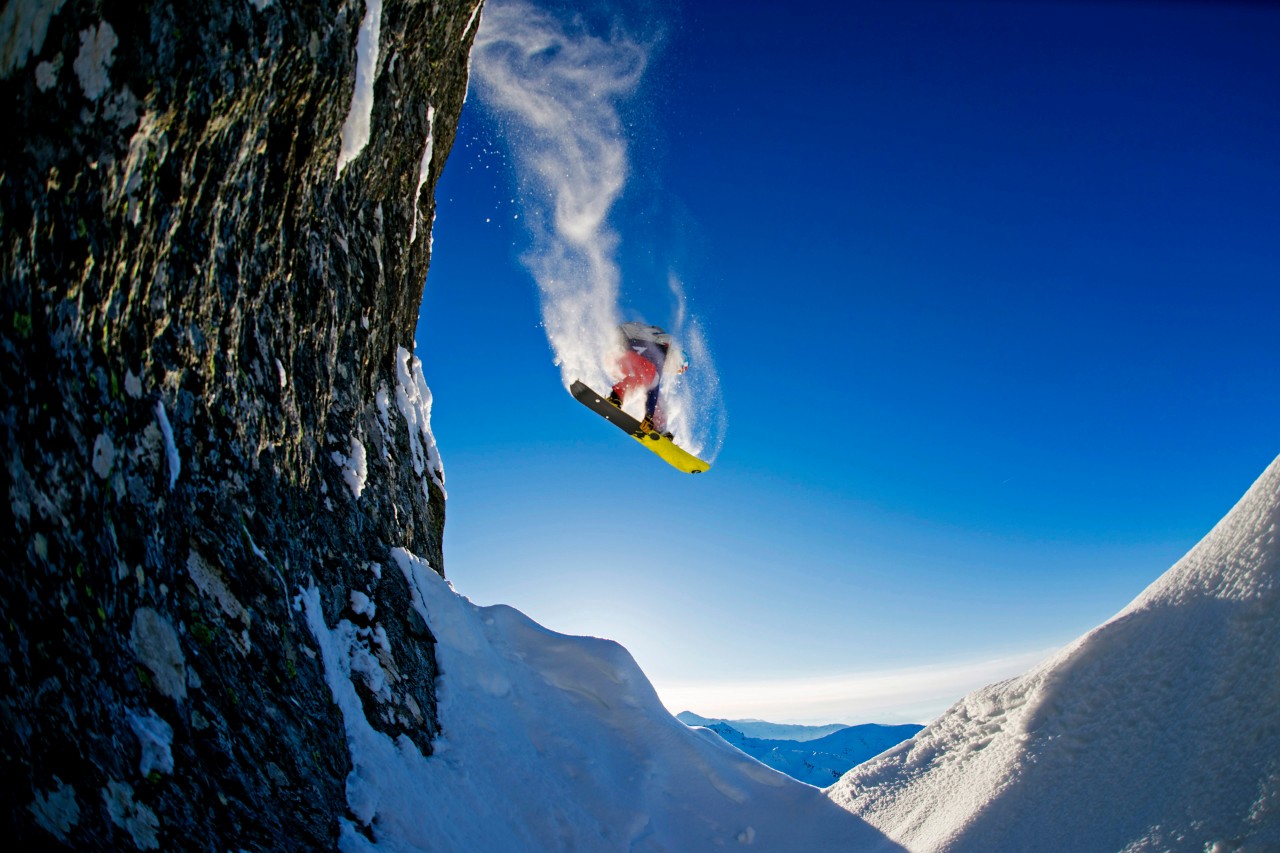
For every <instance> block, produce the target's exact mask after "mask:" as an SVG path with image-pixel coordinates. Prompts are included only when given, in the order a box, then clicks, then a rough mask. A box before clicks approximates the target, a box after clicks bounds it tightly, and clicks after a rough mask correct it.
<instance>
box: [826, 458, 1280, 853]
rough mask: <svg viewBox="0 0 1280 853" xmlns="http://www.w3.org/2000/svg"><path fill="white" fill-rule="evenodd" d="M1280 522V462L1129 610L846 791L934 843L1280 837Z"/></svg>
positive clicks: (1229, 844)
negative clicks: (1279, 578)
mask: <svg viewBox="0 0 1280 853" xmlns="http://www.w3.org/2000/svg"><path fill="white" fill-rule="evenodd" d="M1278 526H1280V459H1277V460H1276V461H1273V462H1272V463H1271V465H1270V466H1269V467H1268V468H1267V470H1266V471H1265V472H1264V473H1263V475H1262V476H1261V477H1260V478H1259V479H1258V481H1257V482H1256V483H1254V485H1253V487H1252V488H1250V489H1249V491H1248V493H1247V494H1246V495H1245V496H1244V497H1243V498H1242V499H1241V500H1240V502H1239V503H1237V504H1236V506H1235V507H1234V508H1233V509H1232V510H1231V511H1230V512H1229V513H1228V514H1227V516H1226V517H1225V518H1224V519H1223V520H1222V521H1221V522H1220V523H1219V524H1218V525H1217V526H1216V527H1214V529H1213V530H1212V531H1211V532H1210V533H1209V534H1208V535H1207V536H1205V537H1204V539H1202V540H1201V541H1200V543H1199V544H1197V545H1196V546H1195V547H1194V548H1193V549H1192V550H1191V551H1190V552H1189V553H1188V554H1187V555H1186V556H1185V557H1184V558H1183V559H1181V560H1180V561H1178V563H1177V564H1175V565H1174V566H1173V567H1172V568H1171V569H1170V570H1169V571H1168V572H1166V573H1165V574H1164V575H1163V576H1162V577H1161V578H1159V579H1158V580H1157V581H1156V582H1155V583H1153V584H1152V585H1151V586H1150V587H1148V588H1147V590H1146V591H1144V592H1143V593H1142V594H1141V595H1139V596H1138V598H1137V599H1135V600H1134V601H1133V602H1132V603H1131V604H1130V605H1129V606H1128V607H1126V608H1125V609H1124V610H1122V611H1121V612H1120V613H1118V614H1117V615H1116V616H1115V617H1114V618H1113V619H1111V620H1110V621H1108V622H1107V623H1105V624H1103V625H1102V626H1100V627H1099V628H1096V629H1095V630H1093V631H1091V632H1090V633H1088V634H1086V635H1085V636H1084V637H1082V638H1080V639H1079V640H1077V641H1076V642H1074V643H1072V644H1071V645H1070V646H1068V647H1066V648H1065V649H1063V650H1062V651H1061V652H1059V653H1058V654H1057V655H1055V656H1054V657H1053V658H1051V659H1050V660H1048V661H1046V662H1045V663H1044V664H1042V665H1040V666H1039V667H1037V668H1035V669H1033V670H1032V671H1030V672H1028V673H1027V674H1026V675H1024V676H1022V677H1020V678H1015V679H1012V680H1009V681H1006V682H1002V683H1000V684H995V685H992V686H989V687H986V688H984V689H982V690H978V691H975V692H974V693H972V694H970V695H969V696H966V697H965V698H964V699H963V700H961V701H960V702H959V703H957V704H956V705H955V706H954V707H952V708H951V709H950V710H949V711H948V712H947V713H946V714H944V715H943V716H942V717H941V718H939V719H938V720H937V721H935V722H934V723H933V724H932V725H930V726H929V727H928V728H926V729H925V730H924V731H922V732H921V733H920V734H919V735H917V736H916V737H915V738H914V739H912V740H911V741H908V742H906V743H904V744H902V745H901V746H899V747H897V748H896V749H893V750H891V751H889V752H888V753H886V754H885V755H883V756H881V757H880V758H878V759H877V760H875V761H872V762H868V763H867V764H865V765H862V766H860V767H857V768H855V769H854V770H852V771H850V773H848V774H847V775H846V776H845V777H844V778H843V779H841V780H840V782H838V783H837V784H836V785H835V786H833V787H832V788H831V789H830V791H829V794H830V796H831V797H832V799H833V800H835V801H836V802H837V803H839V804H841V805H842V806H844V807H845V808H848V809H849V810H851V811H853V812H854V813H856V814H859V815H860V816H862V817H864V818H866V819H867V820H868V821H869V822H870V823H871V824H872V825H874V826H876V827H878V828H880V829H881V830H883V831H884V832H885V833H886V834H888V835H889V836H890V837H891V838H893V839H894V840H896V841H898V842H899V843H902V844H903V845H905V846H907V847H909V848H910V849H912V850H918V851H934V850H948V851H961V850H1022V851H1035V850H1045V851H1050V850H1061V849H1064V845H1066V846H1068V847H1070V848H1071V849H1081V850H1085V849H1087V850H1125V851H1147V850H1150V851H1156V850H1195V851H1202V850H1207V849H1215V850H1216V849H1230V850H1236V849H1241V845H1245V844H1247V843H1248V844H1253V845H1256V846H1257V847H1256V849H1277V846H1280V655H1278V654H1277V649H1280V582H1278V577H1280V545H1278V544H1277V527H1278ZM1215 845H1223V846H1222V847H1221V848H1219V847H1216V846H1215ZM1250 849H1254V848H1250Z"/></svg>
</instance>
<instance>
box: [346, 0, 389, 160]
mask: <svg viewBox="0 0 1280 853" xmlns="http://www.w3.org/2000/svg"><path fill="white" fill-rule="evenodd" d="M381 33H382V0H365V8H364V19H363V20H362V21H361V22H360V32H359V34H358V35H357V36H356V83H355V90H354V91H353V92H352V93H351V109H350V110H349V111H348V112H347V119H346V121H345V122H343V124H342V147H341V149H340V150H339V151H338V177H341V176H342V170H343V169H345V168H346V167H347V164H348V163H350V162H351V161H352V160H354V159H355V158H356V157H359V156H360V152H361V151H363V150H364V147H365V146H366V145H368V144H369V135H370V127H369V125H370V122H371V120H372V118H373V84H374V81H375V80H376V79H377V76H378V39H379V37H380V36H381Z"/></svg>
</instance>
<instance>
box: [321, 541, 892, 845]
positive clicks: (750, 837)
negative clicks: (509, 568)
mask: <svg viewBox="0 0 1280 853" xmlns="http://www.w3.org/2000/svg"><path fill="white" fill-rule="evenodd" d="M390 564H391V565H389V566H388V568H393V570H398V571H399V572H400V573H401V574H402V575H403V576H404V578H405V580H406V582H407V583H408V584H409V588H410V590H411V596H412V607H413V608H414V609H415V610H416V611H417V612H418V614H419V615H420V616H422V617H423V619H424V620H426V622H427V623H428V624H429V625H430V626H431V630H432V633H433V634H434V636H435V637H436V640H437V645H436V659H437V662H438V664H439V668H440V678H439V679H438V681H437V689H438V695H439V720H440V725H441V727H442V730H443V731H442V734H441V736H440V737H439V738H437V739H436V740H435V741H434V742H433V749H434V754H432V755H430V756H427V757H424V756H423V755H422V754H421V753H420V752H419V751H418V749H417V748H416V747H415V746H414V744H413V743H412V742H411V741H410V740H409V739H408V738H405V737H401V738H399V739H397V740H393V739H391V738H390V737H388V736H386V735H384V734H382V733H381V732H378V731H377V730H375V729H374V728H373V727H372V726H370V725H369V722H368V720H367V718H366V717H365V712H364V709H363V707H362V705H361V703H360V700H359V698H358V696H357V694H356V691H355V687H354V680H355V679H363V680H364V683H365V684H366V686H368V687H369V688H370V689H371V690H372V691H373V692H375V693H377V692H378V691H379V690H380V689H383V688H385V687H386V682H385V681H384V680H383V679H380V678H379V675H380V673H381V663H380V662H379V658H380V655H379V656H374V655H371V654H370V652H369V645H368V640H367V638H364V637H362V636H361V635H360V630H361V629H358V628H356V627H355V626H354V625H353V624H352V623H351V622H349V621H347V620H340V621H339V622H338V624H337V625H335V626H333V627H330V626H329V625H327V624H326V623H325V621H324V615H323V607H322V606H321V601H320V592H319V590H318V589H316V588H315V587H312V588H311V589H308V590H306V591H304V592H303V593H302V594H301V595H300V596H299V601H298V606H299V607H300V608H301V609H304V610H305V614H306V618H307V624H308V625H309V627H310V629H311V632H312V634H313V636H314V638H315V640H316V642H317V644H318V645H319V648H320V652H321V657H322V660H323V662H324V670H325V678H326V680H327V682H328V684H329V688H330V690H331V691H332V693H333V698H334V701H335V702H336V703H337V705H338V707H339V709H340V710H341V713H342V718H343V722H344V725H345V729H346V733H347V741H348V746H349V748H350V750H351V763H352V771H351V774H350V776H349V777H348V779H347V800H348V805H349V807H350V811H351V814H352V815H353V816H354V818H355V822H350V821H344V822H343V826H342V831H341V838H340V846H341V848H342V849H343V850H346V851H369V850H397V851H401V850H403V851H411V850H443V851H473V850H495V851H497V850H593V851H594V850H601V851H611V850H619V851H621V850H636V851H648V850H654V851H657V850H667V851H671V850H713V849H718V848H721V847H729V848H736V847H738V846H739V845H752V847H751V849H753V850H774V851H793V850H834V849H855V850H874V849H886V850H888V849H894V850H896V849H899V848H897V847H896V846H892V845H889V846H881V845H882V843H883V838H882V837H881V836H880V835H879V834H878V833H876V832H874V831H873V830H871V829H870V828H869V827H867V826H866V824H865V823H863V822H862V821H861V820H859V819H857V818H856V817H854V816H853V815H850V814H849V813H848V812H846V811H844V810H842V809H839V808H837V807H835V806H834V805H833V804H832V803H830V802H829V801H828V800H827V798H826V797H825V796H823V794H822V792H821V791H820V790H818V789H815V788H812V787H810V786H808V785H804V784H801V783H799V782H796V781H794V780H792V779H790V778H788V777H786V776H784V775H782V774H780V773H777V772H775V771H773V770H770V769H769V768H767V767H765V766H763V765H761V764H759V763H757V762H756V761H754V760H752V759H750V758H747V757H746V756H744V755H742V754H741V753H739V752H738V751H737V750H735V749H733V748H731V747H729V746H728V745H726V744H725V743H724V742H723V741H720V739H719V738H718V737H716V736H714V735H712V734H710V733H703V732H700V730H695V729H690V728H688V727H686V726H685V725H683V724H682V723H680V722H679V721H677V720H676V719H675V718H674V717H672V716H671V715H670V714H668V713H667V711H666V710H665V709H664V708H663V707H662V704H661V702H660V701H659V700H658V697H657V694H656V693H655V692H654V690H653V687H652V685H650V684H649V682H648V680H647V679H646V678H645V676H644V674H643V673H642V672H641V671H640V669H639V667H637V666H636V664H635V661H634V660H632V658H631V655H630V654H628V653H627V651H626V650H625V649H623V648H622V647H621V646H619V645H618V644H616V643H613V642H611V641H608V640H601V639H596V638H592V637H570V636H565V635H563V634H557V633H555V632H554V631H549V630H547V629H546V628H543V627H542V626H541V625H538V624H536V623H535V622H533V621H531V620H530V619H528V618H527V617H526V616H524V615H523V614H521V613H520V612H518V611H516V610H514V609H512V608H510V607H505V606H501V605H499V606H495V607H477V606H475V605H473V604H472V603H471V602H469V601H468V600H467V599H465V598H463V597H461V596H459V595H457V594H456V593H455V592H454V591H453V589H452V588H451V586H450V585H449V584H448V583H447V582H446V581H445V580H444V579H442V578H441V577H440V576H439V575H438V574H436V572H434V571H433V570H432V569H431V567H430V566H429V565H427V563H426V562H425V561H423V560H421V559H420V558H418V557H417V556H415V555H414V554H412V553H410V552H409V551H407V550H405V549H403V548H397V549H394V550H393V551H392V554H391V560H390ZM353 601H354V602H355V603H356V604H357V605H358V606H359V608H360V609H361V611H362V612H365V613H368V612H369V610H368V608H369V606H370V603H369V602H367V601H365V600H363V599H353ZM379 612H380V611H379ZM364 630H365V631H368V630H369V629H364ZM373 630H374V631H376V627H375V628H374V629H373ZM384 649H385V650H386V651H387V652H389V653H391V654H394V651H395V650H394V649H386V648H385V647H384ZM380 700H382V701H391V700H392V697H390V694H389V692H387V693H383V694H382V696H381V697H380ZM370 837H371V838H372V839H373V841H372V842H371V841H370V840H369V838H370Z"/></svg>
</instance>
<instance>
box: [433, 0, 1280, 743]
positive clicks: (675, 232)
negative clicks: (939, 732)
mask: <svg viewBox="0 0 1280 853" xmlns="http://www.w3.org/2000/svg"><path fill="white" fill-rule="evenodd" d="M500 2H501V0H494V2H492V3H491V4H490V11H489V12H486V23H482V27H484V26H489V25H490V24H489V23H488V22H487V21H488V19H489V18H490V16H491V14H492V11H493V9H494V8H495V7H498V6H499V3H500ZM543 8H545V9H547V10H549V12H550V13H551V14H552V15H553V16H556V17H558V19H559V20H561V21H568V23H567V24H565V29H566V32H567V33H568V35H567V36H566V38H568V39H570V40H572V39H574V38H579V39H581V38H587V37H593V38H596V39H600V40H604V41H606V42H607V41H608V40H610V39H611V38H614V39H616V38H618V37H619V36H618V35H617V34H618V33H620V32H629V33H631V34H632V37H631V41H632V42H634V43H635V44H638V45H640V47H641V48H642V50H643V53H644V71H643V75H642V76H641V77H640V79H639V83H638V85H637V86H636V87H634V89H633V90H632V91H629V92H627V93H625V94H624V95H620V96H618V97H617V99H616V110H617V114H618V116H619V119H620V120H619V121H618V123H617V126H616V129H615V130H614V131H613V132H614V134H615V136H616V137H617V138H618V140H619V141H620V142H621V143H622V147H623V149H624V151H625V156H626V161H625V164H624V166H625V168H624V170H623V172H622V176H623V178H624V179H625V180H624V183H623V185H622V187H621V188H620V190H619V192H618V195H617V197H616V200H615V201H614V203H613V204H612V205H611V206H610V207H609V210H608V215H607V217H606V222H605V227H607V229H609V231H610V232H611V233H613V234H615V235H616V237H617V240H616V244H615V245H614V246H613V247H612V254H611V256H610V262H611V263H613V264H615V265H616V268H617V271H618V274H619V279H620V281H619V291H618V301H619V305H620V309H621V310H622V311H623V312H633V313H635V314H639V315H642V316H643V317H644V318H645V319H647V320H649V321H650V322H654V323H658V324H660V325H667V324H669V323H671V322H672V320H673V316H672V315H673V313H674V311H675V310H676V308H675V303H674V302H673V296H672V286H671V283H672V281H676V282H678V283H679V285H680V286H681V287H682V288H683V291H684V293H685V294H686V296H687V303H686V307H687V309H688V310H689V311H690V312H691V313H692V314H693V315H694V316H696V317H697V318H698V320H699V322H700V324H701V325H700V328H702V329H703V330H704V331H705V334H706V340H707V343H708V346H709V356H710V357H711V359H713V360H709V361H708V362H706V363H704V365H703V367H710V368H711V369H713V370H714V374H715V377H716V380H717V381H716V383H715V387H716V396H717V402H716V406H717V411H718V412H720V413H723V415H724V416H725V419H726V420H725V423H726V424H727V429H725V430H724V432H723V446H722V448H721V450H720V452H719V454H718V456H717V457H716V460H715V467H714V468H713V469H712V470H711V471H710V472H708V473H707V474H704V475H700V476H698V477H690V476H686V475H681V474H678V473H676V472H675V471H673V470H671V469H669V468H667V467H666V466H665V465H663V464H662V463H661V462H660V461H658V460H657V459H656V458H654V457H652V456H651V455H650V454H647V453H643V451H641V450H640V449H639V448H637V447H635V446H634V443H633V442H631V441H630V440H629V439H627V438H626V437H625V436H622V435H621V434H620V433H618V432H617V431H616V430H615V429H614V428H613V427H611V426H609V425H607V424H605V423H603V422H602V421H600V420H599V419H598V418H596V417H595V416H594V415H592V414H591V413H590V412H588V411H587V410H586V409H584V408H583V407H581V406H580V405H579V404H577V403H576V402H575V401H574V400H573V399H572V398H570V397H569V396H568V394H567V393H566V392H565V391H564V390H563V386H562V377H561V375H560V371H559V369H558V368H557V367H556V365H555V364H554V362H553V352H552V349H551V347H550V346H549V344H548V340H547V335H546V333H545V331H544V329H543V327H542V325H541V323H542V314H541V305H542V303H541V301H540V291H539V286H538V284H537V283H536V270H537V268H538V264H539V262H540V261H541V260H545V258H539V256H538V252H540V251H541V252H545V251H546V245H547V244H546V243H544V242H540V239H539V237H538V235H537V226H536V224H533V225H532V226H531V222H530V220H531V218H533V217H536V216H537V215H538V211H539V210H540V209H542V208H544V207H545V200H539V198H538V192H539V190H538V186H537V184H536V182H535V181H534V180H533V179H532V178H531V177H530V176H529V174H528V173H527V172H522V167H521V159H520V156H519V145H520V142H521V140H520V130H519V128H517V127H514V126H513V125H512V124H511V122H510V121H509V120H508V119H506V118H504V115H503V114H502V112H501V110H498V109H495V107H494V105H493V104H492V103H486V102H485V100H484V98H483V89H480V88H478V87H477V86H475V85H473V87H472V91H471V94H470V98H469V101H468V104H467V107H466V109H465V110H464V112H463V117H462V122H461V126H460V128H459V134H458V140H457V143H456V144H455V146H454V149H453V153H452V155H451V158H450V160H449V163H448V165H447V167H446V169H445V172H444V174H443V176H442V178H441V182H440V185H439V188H438V191H437V201H438V205H439V210H438V217H437V221H436V223H435V230H434V254H433V259H432V266H431V272H430V275H429V276H428V280H427V288H426V295H425V297H424V302H423V310H422V314H421V320H420V324H419V329H418V354H419V355H420V356H421V358H422V360H423V364H424V372H425V374H426V377H427V380H428V383H429V384H430V386H431V389H432V391H433V393H434V396H435V408H434V415H433V426H434V432H435V436H436V439H437V441H438V443H439V446H440V451H441V455H442V457H443V461H444V466H445V471H446V475H447V486H448V489H449V504H448V521H447V525H446V530H445V560H446V563H445V569H446V573H447V575H448V577H449V578H450V579H451V580H452V582H453V583H454V585H455V586H456V587H457V589H458V590H459V591H460V592H461V593H463V594H464V595H467V596H468V597H470V598H472V599H473V600H474V601H476V602H477V603H479V604H493V603H505V604H510V605H512V606H514V607H516V608H518V609H520V610H522V611H524V612H525V613H526V614H528V615H529V616H531V617H533V618H534V619H536V620H538V621H539V622H541V623H542V624H544V625H545V626H546V627H548V628H551V629H553V630H557V631H561V632H565V633H582V634H592V635H597V636H605V637H609V638H612V639H616V640H618V641H620V642H621V643H623V645H625V646H626V647H627V648H628V649H629V650H630V651H631V652H632V654H633V655H634V656H635V657H636V659H637V661H638V662H639V663H640V665H641V666H642V667H643V668H644V670H645V672H646V673H647V674H648V675H649V677H650V678H651V680H652V681H653V682H654V684H655V686H656V687H657V688H658V690H659V693H660V694H661V695H663V697H664V699H665V700H666V701H668V704H669V705H672V704H677V705H678V707H671V710H672V711H673V712H674V711H680V710H685V709H686V707H687V708H688V709H689V710H693V711H695V712H697V713H699V714H702V715H705V716H727V717H734V716H765V717H767V718H769V719H773V720H775V721H778V722H833V721H834V722H847V723H861V722H884V723H892V722H902V721H920V722H923V721H925V720H927V719H929V718H930V717H932V716H934V715H936V714H937V713H939V712H940V711H941V710H942V709H943V708H944V707H946V705H948V704H950V703H951V702H953V701H954V700H955V699H957V698H959V697H960V696H961V695H962V694H963V693H965V692H967V691H968V690H969V689H972V688H974V687H978V686H981V685H983V684H985V683H987V682H988V681H990V680H992V679H994V678H1000V677H1005V676H1008V675H1012V674H1015V673H1016V672H1020V671H1022V670H1024V669H1026V668H1027V666H1028V665H1029V662H1032V661H1034V660H1035V659H1036V658H1037V657H1042V656H1044V654H1045V653H1046V651H1047V650H1049V649H1052V648H1054V647H1056V646H1058V645H1061V644H1063V643H1066V642H1068V641H1070V640H1072V639H1074V638H1075V637H1076V636H1078V635H1080V634H1081V633H1083V632H1085V631H1087V630H1088V629H1090V628H1092V627H1093V626H1095V625H1096V624H1098V623H1100V622H1102V621H1104V620H1105V619H1107V618H1109V617H1110V616H1111V615H1112V614H1114V613H1115V612H1116V611H1118V610H1120V609H1121V608H1122V607H1123V606H1124V605H1125V604H1127V603H1128V602H1129V600H1130V599H1131V598H1133V597H1134V596H1135V595H1136V594H1137V593H1139V592H1140V591H1141V590H1142V589H1143V588H1144V587H1145V586H1146V585H1147V584H1148V583H1150V582H1151V581H1153V580H1154V579H1155V578H1156V577H1158V576H1159V575H1160V574H1161V573H1163V571H1164V570H1165V569H1167V568H1168V567H1169V566H1170V565H1171V564H1172V563H1173V562H1174V561H1175V560H1176V559H1177V558H1179V557H1180V556H1181V555H1182V554H1183V553H1185V552H1186V551H1187V550H1188V549H1189V548H1190V546H1191V545H1193V544H1194V543H1195V541H1197V540H1198V539H1199V538H1200V537H1201V536H1202V535H1204V534H1205V533H1207V532H1208V530H1209V529H1210V528H1211V527H1212V525H1213V524H1214V523H1216V522H1217V520H1218V519H1219V518H1220V517H1221V516H1222V515H1224V514H1225V513H1226V511H1227V510H1228V509H1229V508H1230V507H1231V505H1232V504H1233V503H1234V502H1235V500H1236V499H1237V498H1238V497H1239V496H1240V495H1241V494H1243V492H1244V491H1245V489H1246V488H1247V487H1248V486H1249V484H1250V483H1251V482H1252V481H1253V480H1254V478H1256V477H1257V475H1258V474H1260V473H1261V472H1262V470H1263V468H1264V467H1265V466H1266V465H1267V464H1268V463H1269V462H1270V461H1271V459H1273V458H1274V457H1275V455H1276V454H1277V453H1278V452H1280V393H1277V391H1278V390H1280V389H1278V388H1277V386H1278V385H1280V382H1278V378H1280V341H1278V336H1277V329H1278V328H1280V323H1278V322H1277V318H1278V317H1280V111H1277V109H1276V99H1275V92H1277V91H1280V11H1278V10H1275V9H1267V8H1264V7H1261V6H1253V5H1241V6H1235V5H1230V4H1191V3H1171V4H1162V3H1154V2H1151V3H1122V4H1103V3H1054V4H1036V3H1008V2H998V3H990V4H984V3H964V4H957V3H941V4H932V3H923V2H884V3H867V2H859V3H850V4H826V5H819V6H818V7H811V8H810V9H809V11H808V12H807V14H806V15H804V16H801V17H797V18H795V19H788V20H780V17H779V12H778V11H777V8H776V7H774V6H766V5H765V4H751V3H748V4H736V3H735V4H719V3H689V4H686V5H684V6H678V5H670V4H668V5H660V6H656V7H655V6H649V5H647V4H646V5H645V6H644V7H643V11H641V7H639V6H636V7H628V6H625V5H601V6H598V7H593V8H592V9H591V10H590V11H589V12H588V13H586V14H584V15H582V16H581V17H580V18H578V20H577V22H576V23H574V22H573V21H572V20H571V19H570V17H569V16H566V15H564V14H562V13H561V12H558V11H557V9H556V7H555V6H551V5H549V6H544V7H543ZM655 9H656V10H657V11H653V10H655ZM610 21H615V22H617V23H618V24H619V26H618V27H617V28H614V27H611V26H610ZM554 54H555V51H551V52H550V53H548V54H547V57H548V61H552V60H554ZM473 71H474V69H473ZM504 122H505V123H504ZM544 294H545V291H544ZM699 367H700V365H699V364H698V363H697V362H695V363H694V365H693V367H692V370H693V371H697V370H698V369H699ZM894 691H897V692H896V693H895V692H894Z"/></svg>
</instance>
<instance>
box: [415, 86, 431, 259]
mask: <svg viewBox="0 0 1280 853" xmlns="http://www.w3.org/2000/svg"><path fill="white" fill-rule="evenodd" d="M435 120H436V108H435V107H433V106H428V107H427V144H426V148H425V149H424V150H423V152H422V160H421V162H419V163H418V186H417V188H416V189H415V190H414V191H413V225H412V226H411V227H410V228H409V242H410V243H411V244H412V243H415V242H417V240H418V220H419V219H421V218H422V214H421V213H420V212H419V210H418V202H419V201H420V200H421V199H422V188H423V187H424V186H426V185H427V181H428V180H430V179H431V155H432V153H433V150H434V148H435Z"/></svg>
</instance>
